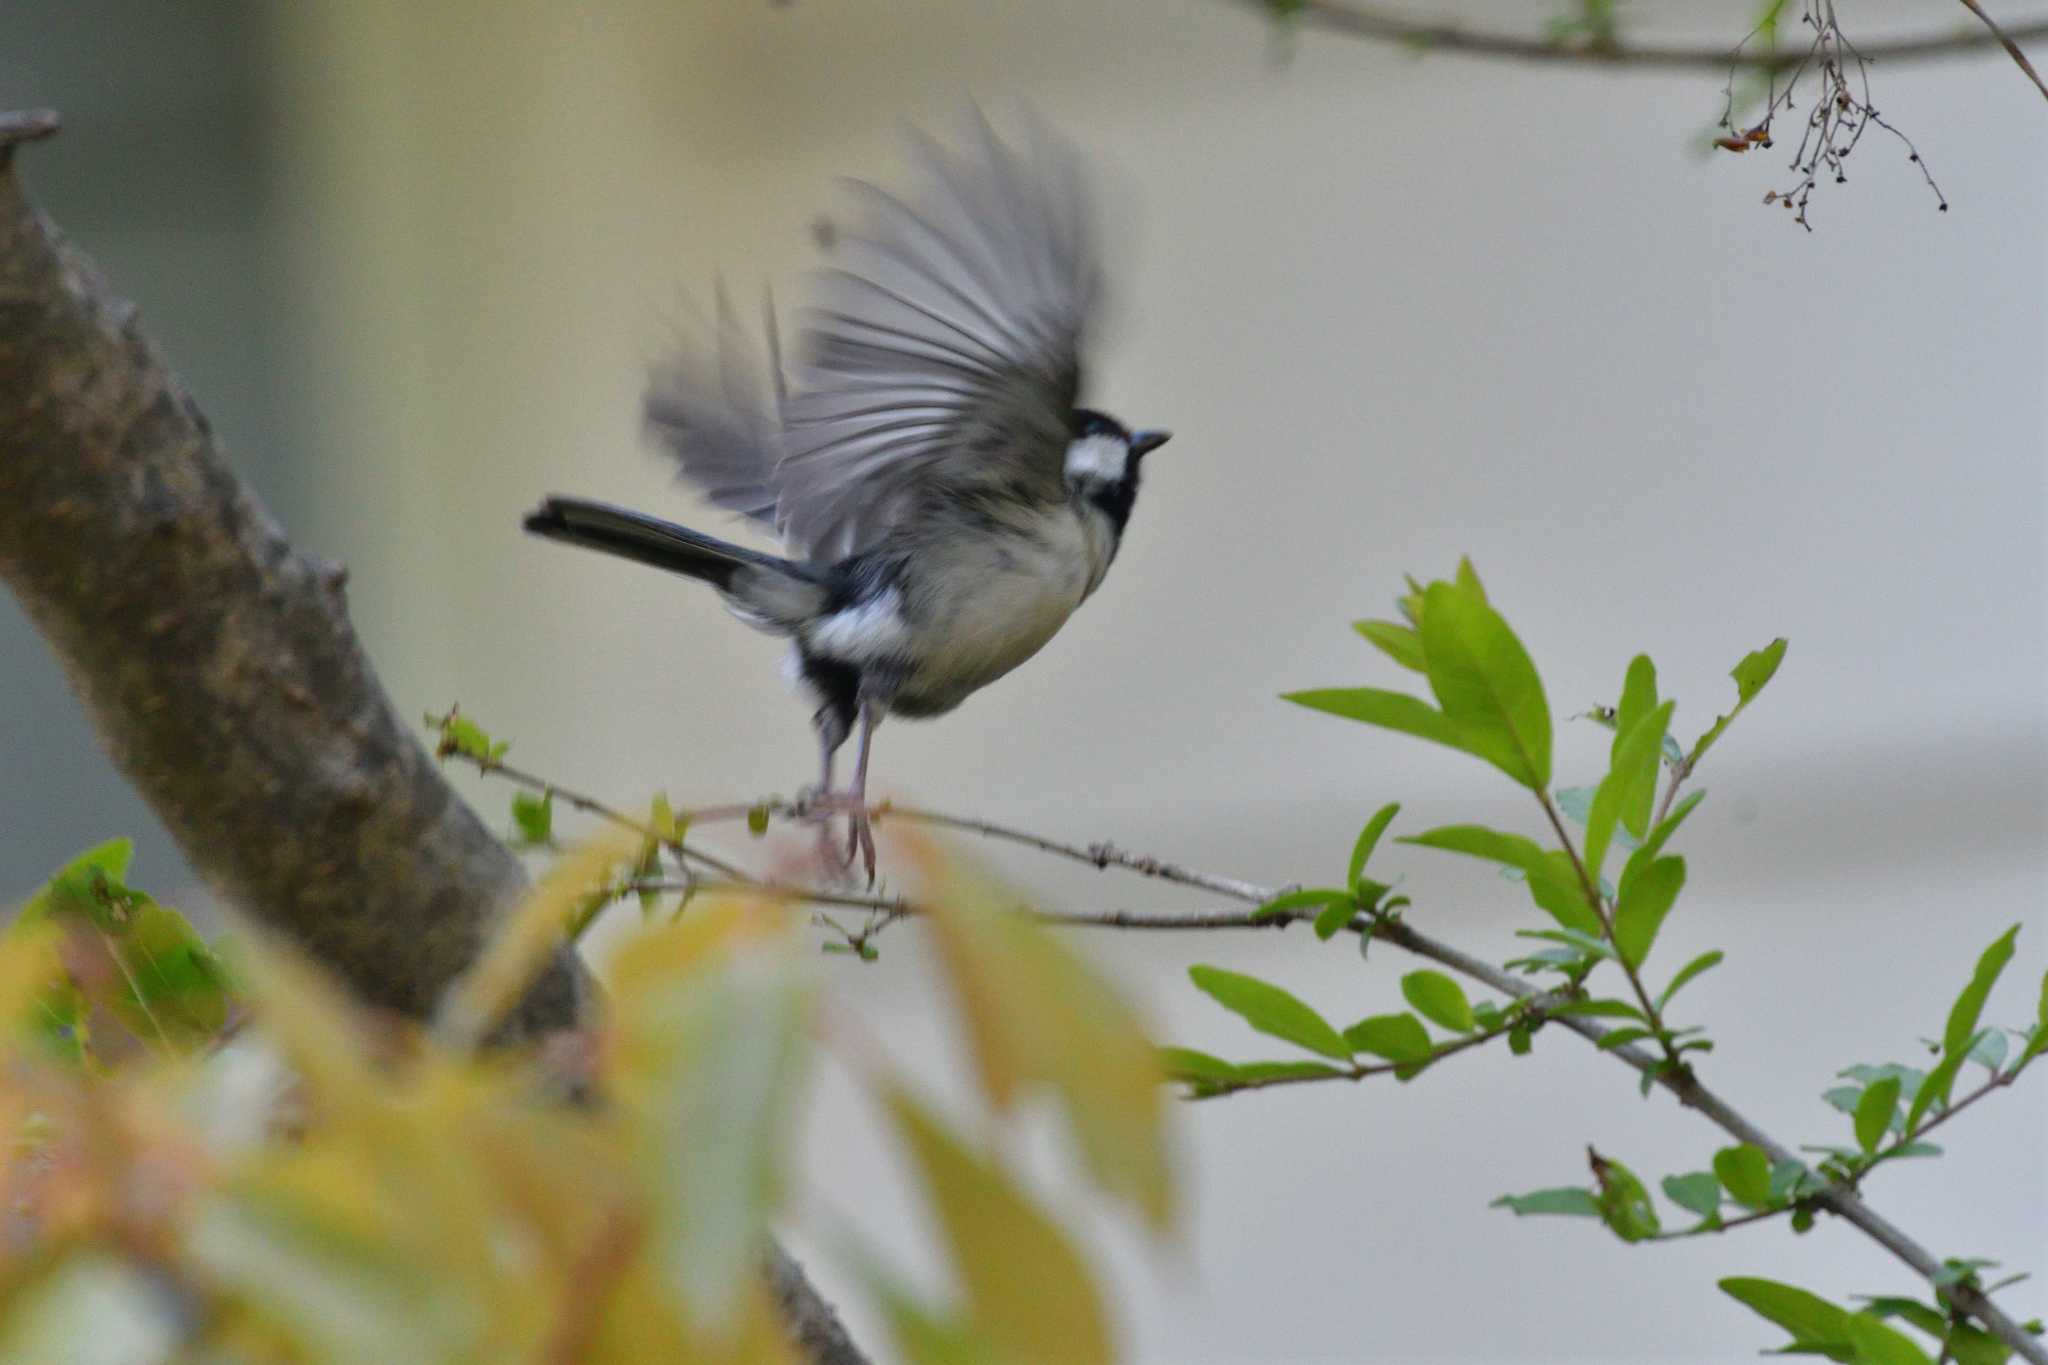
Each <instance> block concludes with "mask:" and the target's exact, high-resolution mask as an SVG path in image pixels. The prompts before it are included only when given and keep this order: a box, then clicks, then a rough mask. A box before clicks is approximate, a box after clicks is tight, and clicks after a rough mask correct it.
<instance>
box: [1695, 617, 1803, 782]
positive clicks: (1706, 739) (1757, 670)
mask: <svg viewBox="0 0 2048 1365" xmlns="http://www.w3.org/2000/svg"><path fill="white" fill-rule="evenodd" d="M1784 658H1785V641H1784V639H1783V638H1782V637H1781V638H1779V639H1776V640H1773V641H1771V642H1770V643H1769V644H1767V645H1765V646H1764V647H1763V648H1762V649H1756V650H1751V651H1750V652H1749V653H1747V654H1745V655H1743V656H1742V662H1741V663H1739V664H1737V665H1735V667H1734V668H1733V669H1731V670H1729V673H1728V676H1729V677H1731V678H1733V679H1735V709H1734V710H1732V711H1730V712H1729V713H1728V714H1727V715H1725V716H1716V717H1715V718H1714V724H1713V727H1712V728H1711V729H1709V730H1708V731H1707V732H1706V733H1705V734H1703V735H1701V736H1700V737H1699V739H1697V740H1696V741H1694V743H1693V746H1692V752H1691V753H1690V754H1688V755H1687V756H1686V760H1685V770H1686V771H1687V772H1691V771H1692V770H1693V769H1694V768H1697V767H1698V766H1699V762H1700V760H1701V759H1702V758H1705V757H1706V756H1707V750H1708V749H1711V748H1712V747H1713V746H1714V741H1715V740H1717V739H1719V738H1720V737H1721V733H1722V732H1723V731H1724V730H1726V729H1727V728H1728V727H1729V726H1730V725H1732V724H1733V723H1734V721H1735V718H1736V717H1737V716H1739V715H1741V714H1742V708H1743V707H1745V706H1748V705H1749V704H1750V702H1751V701H1752V700H1754V699H1755V697H1756V694H1757V693H1759V692H1761V691H1763V690H1764V684H1765V683H1767V682H1769V681H1770V680H1771V675H1772V674H1774V673H1776V672H1777V671H1778V665H1779V663H1781V662H1782V661H1783V660H1784Z"/></svg>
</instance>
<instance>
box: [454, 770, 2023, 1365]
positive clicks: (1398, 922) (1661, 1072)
mask: <svg viewBox="0 0 2048 1365" xmlns="http://www.w3.org/2000/svg"><path fill="white" fill-rule="evenodd" d="M461 756H462V757H465V758H470V760H471V761H472V762H476V763H477V764H478V766H479V767H480V768H481V769H482V770H483V771H484V772H486V773H492V772H495V773H498V774H501V775H503V776H505V777H507V778H509V779H510V780H512V781H516V782H521V783H523V784H525V785H528V786H530V787H532V788H534V789H536V790H544V791H554V792H556V793H557V794H559V795H561V796H562V798H563V799H564V800H566V801H569V802H570V803H571V804H572V805H574V806H576V807H577V808H579V809H582V810H586V811H589V812H591V813H593V814H596V815H599V816H601V817H602V818H605V819H609V820H612V821H614V822H616V823H619V824H623V825H625V826H627V827H628V828H633V829H638V830H641V831H643V832H645V833H647V834H649V835H650V836H651V835H652V830H650V829H648V828H647V827H646V826H645V825H643V824H641V823H640V822H639V821H636V820H633V819H632V818H631V817H628V816H625V815H623V814H621V813H619V812H617V811H614V810H612V809H611V808H610V807H608V806H606V805H605V804H604V803H603V802H600V801H597V800H595V799H594V798H590V797H586V796H582V795H581V794H580V793H571V792H568V791H565V790H564V789H563V788H561V787H559V786H556V785H554V784H552V783H548V782H546V781H544V780H542V779H540V778H538V777H535V776H534V775H532V774H530V773H523V772H520V771H519V770H517V769H512V768H508V767H507V766H506V765H504V764H502V763H494V762H479V761H478V760H476V759H475V758H474V757H473V756H471V755H461ZM1674 793H1675V786H1674V788H1673V790H1672V791H1667V792H1666V795H1665V806H1666V807H1667V808H1668V807H1669V804H1670V799H1671V797H1672V795H1673V794H1674ZM759 805H766V806H767V807H768V808H769V809H770V810H771V812H773V813H782V814H789V813H794V812H796V811H797V810H798V809H799V808H798V807H797V806H795V805H794V804H793V803H789V802H782V801H776V800H771V801H768V802H764V803H757V805H756V806H747V807H737V806H734V807H706V808H704V809H705V810H708V811H716V812H720V813H723V812H726V811H733V810H740V809H745V810H749V811H751V810H754V809H756V808H758V806H759ZM1546 805H1548V803H1547V802H1546ZM869 814H870V817H871V818H873V819H876V820H881V819H887V818H895V819H899V820H916V821H919V822H921V823H924V824H929V825H933V826H936V827H942V828H947V829H954V830H961V831H965V832H968V833H973V834H977V835H980V836H982V837H984V838H989V839H996V840H1000V841H1003V842H1007V843H1014V844H1020V845H1023V846H1025V847H1028V848H1033V849H1037V850H1038V851H1040V852H1042V853H1046V854H1049V855H1052V856H1054V857H1059V858H1065V859H1068V860H1070V861H1073V862H1080V863H1085V864H1087V865H1089V866H1091V867H1095V868H1098V869H1104V870H1106V869H1109V868H1117V869H1120V870H1123V871H1127V872H1132V873H1135V874H1137V875H1139V876H1143V877H1149V878H1153V879H1155V880H1159V881H1166V882H1171V883H1173V884H1175V885H1180V886H1190V887H1195V888H1198V889H1201V890H1206V891H1210V892H1213V893H1215V894H1217V895H1221V896H1224V897H1227V898H1229V899H1231V900H1235V901H1238V902H1240V903H1243V904H1248V905H1251V906H1255V907H1258V906H1264V905H1265V904H1266V903H1268V902H1269V901H1271V900H1273V899H1274V898H1275V896H1276V894H1277V892H1276V891H1275V890H1273V889H1271V888H1268V887H1262V886H1259V885H1256V884H1255V883H1252V882H1246V881H1240V880H1238V879H1236V878H1233V877H1224V876H1219V875H1217V874H1214V873H1208V872H1202V871H1198V870H1196V869H1193V868H1189V867H1186V866H1184V865H1182V864H1179V863H1171V862H1167V861H1165V860H1163V859H1159V858H1154V857H1150V856H1147V855H1144V854H1138V853H1131V852H1128V851H1125V850H1123V849H1120V848H1117V847H1116V846H1114V845H1112V844H1108V843H1097V844H1090V845H1081V844H1074V843H1067V842H1064V841H1061V840H1057V839H1049V838H1046V837H1044V836H1042V835H1038V834H1033V833H1031V832H1030V831H1028V830H1022V829H1018V828H1015V827H1013V826H1008V825H1002V824H998V823H996V822H994V821H989V820H981V819H976V818H972V817H966V816H955V815H948V814H945V813H943V812H939V811H929V810H922V809H916V808H909V807H902V806H893V805H887V804H884V805H882V806H878V807H874V808H872V809H871V810H870V812H869ZM676 843H677V844H678V845H679V844H680V841H676ZM1567 846H1568V847H1569V840H1567ZM679 856H681V855H680V854H679ZM689 856H691V857H695V858H698V859H699V860H700V861H701V860H702V857H703V855H701V854H700V853H698V852H697V851H696V850H690V851H689ZM728 866H729V865H728ZM734 880H735V881H737V882H739V883H741V884H743V885H745V886H747V887H749V888H751V889H769V890H773V891H775V892H776V893H777V894H781V895H785V896H788V897H790V898H791V899H798V900H818V901H819V903H827V904H836V903H842V902H850V903H852V904H855V905H857V906H858V907H859V908H863V909H871V910H877V911H880V912H882V913H884V914H886V915H887V916H888V917H889V918H890V919H891V920H892V921H893V920H894V919H896V918H900V917H902V916H904V915H910V914H915V913H917V909H918V908H917V906H916V905H915V904H914V903H913V902H910V901H907V900H902V899H895V900H890V899H888V898H884V897H871V896H859V895H850V894H847V893H841V892H829V891H824V890H822V889H820V888H810V887H798V886H774V885H773V884H771V883H766V882H762V881H759V880H757V879H754V878H752V877H750V876H748V874H746V873H744V872H738V871H736V870H735V873H734ZM826 897H830V898H832V899H830V900H826V899H825V898H826ZM1035 913H1036V917H1037V918H1039V919H1041V920H1045V921H1047V922H1051V923H1058V924H1065V925H1073V926H1077V927H1091V928H1111V929H1190V930H1216V929H1252V928H1265V927H1269V926H1281V927H1284V926H1286V925H1288V924H1293V923H1296V922H1300V921H1307V920H1310V919H1313V918H1314V914H1315V912H1313V911H1310V910H1307V909H1297V910H1283V911H1277V912H1273V913H1271V914H1269V915H1255V914H1254V913H1253V912H1252V911H1241V912H1231V911H1204V912H1191V913H1180V914H1165V915H1139V914H1134V913H1132V912H1129V911H1122V910H1116V911H1098V912H1088V911H1041V912H1035ZM1344 927H1345V929H1346V930H1348V931H1349V932H1352V933H1357V934H1364V933H1366V932H1368V931H1370V932H1371V933H1372V935H1373V937H1374V938H1375V939H1378V940H1381V941H1384V942H1387V943H1391V944H1393V945H1394V946H1395V947H1397V948H1400V949H1402V950H1404V951H1406V952H1409V953H1412V954H1414V955H1416V956H1418V957H1422V958H1426V959H1428V960H1430V961H1432V962H1436V963H1439V964H1440V965H1442V966H1445V967H1449V968H1450V969H1451V970H1452V971H1455V972H1458V973H1460V974H1462V975H1464V976H1467V977H1470V978H1471V979H1473V980H1475V981H1478V982H1481V983H1483V984H1485V985H1487V986H1490V987H1492V988H1493V989H1494V990H1497V991H1499V992H1501V993H1502V994H1504V995H1507V996H1510V997H1512V998H1514V999H1516V1000H1518V1001H1525V1000H1529V999H1532V998H1538V997H1541V996H1543V995H1544V994H1546V993H1545V992H1543V991H1540V990H1538V989H1537V987H1535V986H1533V985H1531V984H1530V983H1528V982H1526V981H1524V980H1522V979H1520V978H1518V977H1516V976H1514V975H1513V974H1512V973H1510V972H1508V971H1505V970H1504V969H1502V968H1499V967H1496V966H1494V965H1493V964H1492V963H1490V962H1487V961H1485V960H1484V959H1482V958H1478V957H1474V956H1473V955H1472V954H1470V953H1467V952H1464V951H1462V950H1460V949H1457V948H1454V947H1452V946H1451V945H1450V944H1447V943H1443V942H1440V941H1438V940H1437V939H1434V938H1432V937H1430V936H1429V935H1427V934H1424V933H1423V932H1421V931H1420V930H1418V929H1416V928H1414V927H1413V926H1412V925H1410V924H1409V923H1408V922H1407V921H1406V920H1405V919H1402V918H1400V917H1398V916H1386V915H1372V914H1364V913H1361V914H1359V915H1356V916H1353V917H1352V919H1351V920H1350V922H1349V923H1348V924H1346V925H1345V926H1344ZM1545 1019H1546V1020H1547V1021H1548V1022H1553V1023H1555V1024H1557V1025H1558V1026H1560V1027H1562V1028H1565V1029H1568V1030H1570V1031H1571V1032H1573V1033H1576V1034H1578V1035H1579V1036H1580V1037H1582V1038H1584V1039H1586V1040H1587V1041H1588V1042H1591V1043H1593V1044H1594V1045H1596V1046H1598V1045H1599V1044H1600V1043H1601V1042H1602V1041H1603V1040H1604V1039H1605V1038H1606V1036H1607V1035H1608V1033H1609V1032H1611V1030H1610V1029H1608V1028H1606V1027H1603V1026H1602V1025H1600V1024H1597V1023H1595V1022H1593V1021H1592V1020H1590V1019H1587V1018H1585V1017H1583V1016H1579V1015H1562V1016H1557V1015H1546V1016H1545ZM1489 1036H1491V1035H1489ZM1479 1041H1483V1040H1482V1039H1477V1038H1475V1039H1468V1040H1463V1041H1462V1042H1461V1043H1460V1044H1454V1045H1452V1047H1451V1048H1447V1049H1446V1052H1445V1054H1443V1055H1447V1054H1448V1053H1449V1052H1450V1051H1452V1050H1462V1047H1464V1046H1471V1045H1475V1044H1476V1043H1477V1042H1479ZM1601 1051H1603V1052H1605V1053H1607V1054H1608V1055H1610V1056H1612V1057H1614V1058H1616V1059H1617V1060H1619V1061H1621V1062H1622V1063H1624V1064H1625V1065H1627V1066H1629V1067H1632V1068H1634V1069H1635V1070H1636V1071H1638V1072H1640V1073H1642V1074H1643V1075H1645V1076H1647V1077H1648V1078H1649V1080H1650V1082H1651V1083H1652V1084H1655V1085H1659V1086H1662V1087H1663V1088H1664V1089H1665V1090H1668V1091H1669V1092H1671V1094H1672V1095H1673V1096H1674V1097H1676V1098H1677V1100H1678V1102H1679V1103H1680V1104H1682V1105H1684V1106H1685V1107H1687V1108H1689V1109H1693V1110H1695V1111H1697V1112H1698V1113H1699V1114H1700V1115H1701V1116H1702V1117H1704V1118H1706V1119H1707V1120H1708V1121H1709V1122H1711V1123H1713V1124H1714V1125H1715V1126H1716V1127H1718V1128H1720V1129H1721V1130H1722V1131H1723V1132H1725V1133H1727V1134H1728V1135H1730V1136H1731V1137H1733V1138H1735V1139H1736V1140H1737V1141H1738V1142H1747V1143H1749V1144H1751V1145H1752V1146H1755V1147H1757V1148H1759V1149H1761V1150H1762V1151H1763V1152H1764V1154H1765V1155H1766V1156H1767V1157H1769V1158H1770V1159H1771V1160H1772V1161H1773V1162H1774V1163H1775V1162H1781V1161H1795V1162H1796V1161H1799V1158H1798V1157H1797V1156H1795V1155H1794V1154H1793V1153H1792V1152H1791V1151H1790V1150H1788V1149H1787V1148H1785V1147H1784V1146H1783V1145H1781V1144H1780V1143H1778V1142H1777V1141H1776V1140H1775V1139H1774V1138H1772V1137H1771V1136H1770V1134H1768V1133H1766V1132H1764V1131H1763V1130H1762V1129H1761V1128H1759V1127H1757V1126H1756V1124H1754V1123H1753V1122H1751V1121H1750V1120H1749V1119H1748V1118H1747V1117H1745V1116H1744V1115H1743V1114H1742V1113H1741V1112H1740V1111H1739V1110H1737V1109H1735V1108H1734V1107H1733V1106H1732V1105H1730V1104H1729V1103H1728V1102H1727V1101H1726V1100H1724V1099H1722V1098H1721V1097H1720V1096H1719V1095H1718V1094H1716V1093H1715V1092H1714V1091H1712V1090H1710V1089H1708V1088H1707V1087H1706V1086H1705V1085H1704V1084H1702V1083H1701V1082H1700V1080H1699V1077H1698V1076H1697V1075H1696V1074H1695V1073H1694V1071H1693V1070H1692V1068H1690V1067H1685V1066H1676V1067H1674V1066H1672V1065H1670V1064H1669V1061H1668V1060H1667V1059H1666V1058H1663V1057H1659V1056H1657V1055H1655V1054H1653V1053H1650V1052H1647V1051H1645V1050H1643V1049H1642V1048H1640V1047H1638V1046H1636V1045H1635V1044H1633V1043H1624V1044H1622V1045H1620V1046H1618V1047H1603V1048H1601ZM1378 1065H1379V1064H1372V1066H1371V1067H1367V1068H1360V1074H1359V1076H1357V1077H1352V1076H1350V1075H1349V1073H1345V1072H1339V1073H1338V1076H1339V1077H1342V1078H1344V1079H1363V1077H1364V1075H1366V1074H1377V1071H1376V1068H1378ZM1391 1065H1392V1064H1389V1068H1387V1069H1391ZM1318 1079H1328V1078H1321V1077H1319V1078H1318ZM1271 1083H1272V1084H1279V1083H1284V1082H1282V1081H1281V1080H1280V1079H1278V1078H1276V1079H1275V1081H1274V1082H1271ZM1236 1088H1238V1089H1254V1088H1259V1087H1258V1086H1255V1085H1246V1086H1241V1087H1236ZM1991 1088H1993V1087H1991V1086H1986V1087H1985V1088H1984V1090H1980V1091H1977V1092H1973V1093H1972V1094H1971V1095H1969V1096H1966V1097H1965V1098H1964V1100H1962V1101H1959V1102H1958V1104H1957V1105H1956V1106H1953V1107H1952V1108H1951V1110H1950V1111H1949V1112H1950V1113H1953V1112H1954V1110H1955V1109H1960V1108H1962V1107H1965V1106H1967V1105H1968V1104H1971V1103H1974V1102H1975V1101H1976V1100H1977V1099H1979V1098H1981V1097H1982V1095H1983V1094H1984V1093H1985V1092H1986V1091H1988V1090H1989V1089H1991ZM1945 1120H1946V1115H1944V1116H1943V1117H1942V1118H1938V1119H1936V1120H1935V1121H1934V1122H1932V1123H1929V1124H1927V1125H1923V1127H1922V1131H1923V1132H1925V1131H1927V1129H1929V1128H1932V1127H1934V1126H1935V1125H1936V1124H1938V1123H1940V1122H1943V1121H1945ZM1800 1165H1801V1166H1802V1167H1804V1165H1805V1163H1804V1162H1800ZM1800 1202H1803V1203H1806V1204H1808V1205H1810V1206H1812V1207H1814V1208H1818V1209H1826V1210H1827V1211H1828V1212H1830V1213H1833V1214H1835V1215H1836V1216H1837V1217H1840V1218H1843V1219H1845V1220H1847V1221H1848V1222H1849V1223H1851V1224H1853V1225H1854V1226H1855V1227H1857V1228H1858V1229H1860V1230H1861V1231H1862V1232H1863V1233H1864V1234H1865V1235H1866V1236H1868V1237H1869V1238H1871V1240H1873V1241H1875V1242H1876V1243H1877V1244H1878V1245H1879V1246H1882V1247H1883V1248H1884V1249H1885V1250H1887V1251H1889V1252H1890V1253H1891V1254H1892V1255H1893V1256H1894V1257H1896V1258H1897V1259H1898V1260H1900V1261H1902V1262H1904V1263H1905V1264H1906V1265H1907V1266H1908V1267H1910V1268H1911V1269H1912V1270H1913V1271H1914V1272H1916V1273H1917V1274H1919V1275H1920V1276H1922V1277H1923V1278H1924V1279H1926V1280H1928V1281H1929V1282H1930V1283H1936V1284H1939V1283H1940V1280H1939V1278H1938V1277H1940V1276H1942V1274H1943V1266H1942V1264H1941V1262H1940V1261H1939V1260H1938V1259H1937V1258H1936V1257H1935V1256H1934V1255H1933V1253H1931V1252H1929V1251H1928V1250H1927V1249H1926V1248H1925V1247H1923V1246H1921V1245H1920V1244H1919V1243H1918V1242H1916V1241H1914V1240H1913V1239H1912V1238H1911V1237H1909V1236H1908V1235H1907V1234H1906V1233H1905V1232H1904V1231H1902V1230H1901V1229H1900V1228H1898V1227H1897V1226H1895V1225H1894V1224H1893V1223H1892V1222H1891V1221H1890V1220H1889V1219H1886V1218H1885V1217H1884V1216H1883V1215H1882V1214H1879V1213H1878V1212H1877V1211H1876V1210H1874V1209H1872V1208H1871V1207H1870V1206H1869V1205H1868V1204H1867V1203H1865V1202H1864V1201H1863V1198H1862V1196H1861V1194H1859V1193H1858V1192H1857V1191H1856V1190H1855V1189H1854V1188H1852V1187H1851V1186H1849V1185H1846V1184H1842V1183H1839V1182H1836V1183H1830V1184H1827V1185H1824V1186H1823V1187H1822V1188H1820V1189H1819V1190H1816V1191H1814V1192H1813V1193H1811V1194H1809V1195H1806V1196H1804V1197H1803V1199H1802V1200H1801V1201H1800ZM1940 1292H1941V1293H1942V1294H1943V1295H1944V1296H1945V1298H1946V1299H1947V1301H1948V1302H1949V1303H1950V1304H1951V1305H1953V1306H1954V1307H1955V1308H1956V1309H1958V1310H1959V1311H1961V1312H1963V1313H1966V1314H1968V1315H1970V1316H1972V1317H1974V1318H1976V1319H1977V1320H1978V1321H1979V1322H1981V1323H1982V1324H1984V1326H1985V1327H1987V1328H1988V1329H1990V1331H1991V1332H1992V1333H1993V1334H1994V1335H1996V1336H1997V1337H1998V1338H1999V1339H2000V1340H2001V1341H2003V1342H2004V1343H2005V1344H2006V1345H2008V1346H2010V1347H2012V1348H2013V1351H2014V1352H2015V1353H2016V1354H2017V1355H2019V1356H2020V1357H2021V1358H2023V1359H2025V1360H2027V1361H2029V1362H2031V1365H2048V1350H2044V1349H2043V1347H2042V1345H2041V1343H2040V1342H2039V1341H2037V1340H2036V1339H2035V1338H2034V1337H2033V1336H2032V1335H2031V1334H2030V1333H2028V1332H2027V1331H2026V1330H2025V1329H2024V1328H2023V1327H2022V1326H2021V1325H2020V1324H2019V1323H2018V1322H2016V1321H2015V1320H2014V1319H2012V1318H2011V1317H2010V1316H2008V1315H2007V1314H2006V1313H2005V1311H2004V1310H2003V1309H2001V1308H2000V1307H1999V1306H1998V1305H1997V1304H1996V1303H1994V1302H1992V1301H1991V1299H1990V1298H1989V1297H1988V1296H1987V1295H1985V1294H1984V1293H1983V1292H1982V1291H1981V1290H1978V1289H1976V1288H1974V1287H1973V1286H1971V1285H1969V1284H1966V1283H1959V1284H1950V1285H1947V1286H1946V1287H1945V1288H1942V1289H1941V1290H1940Z"/></svg>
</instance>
